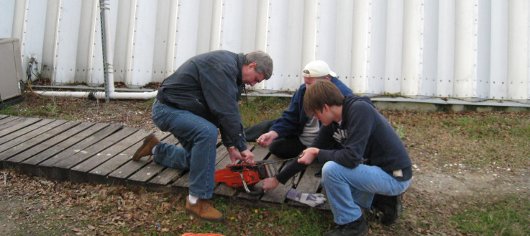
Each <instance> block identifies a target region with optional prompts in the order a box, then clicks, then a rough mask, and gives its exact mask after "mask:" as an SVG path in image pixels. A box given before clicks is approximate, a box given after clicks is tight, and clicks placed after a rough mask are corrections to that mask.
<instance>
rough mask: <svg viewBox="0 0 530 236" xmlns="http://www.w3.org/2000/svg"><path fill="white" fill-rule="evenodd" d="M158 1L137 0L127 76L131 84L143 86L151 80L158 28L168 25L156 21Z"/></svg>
mask: <svg viewBox="0 0 530 236" xmlns="http://www.w3.org/2000/svg"><path fill="white" fill-rule="evenodd" d="M158 3H159V1H158V0H156V1H155V0H137V9H136V15H135V17H134V24H135V27H134V29H133V43H132V51H133V52H132V57H131V61H132V63H131V66H132V68H131V75H130V77H128V78H126V83H127V84H129V85H132V86H143V85H145V84H147V83H149V82H150V81H151V76H152V70H153V63H154V56H155V55H154V50H155V35H156V32H157V31H156V30H157V28H158V27H160V26H161V25H167V22H156V15H157V10H158V7H157V6H158ZM159 23H160V24H159ZM162 23H163V24H162Z"/></svg>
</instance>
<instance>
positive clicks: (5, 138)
mask: <svg viewBox="0 0 530 236" xmlns="http://www.w3.org/2000/svg"><path fill="white" fill-rule="evenodd" d="M51 122H53V120H50V119H44V120H41V121H39V122H37V123H33V124H31V125H29V126H26V127H24V128H22V129H19V130H17V131H15V132H12V133H9V134H8V135H5V136H3V137H1V138H0V144H3V143H6V142H9V141H11V140H13V139H16V138H18V137H20V136H22V135H24V134H27V133H28V132H30V131H32V130H35V129H37V128H39V127H41V126H44V125H47V124H49V123H51Z"/></svg>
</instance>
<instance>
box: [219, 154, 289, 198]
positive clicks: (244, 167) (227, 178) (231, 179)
mask: <svg viewBox="0 0 530 236" xmlns="http://www.w3.org/2000/svg"><path fill="white" fill-rule="evenodd" d="M282 161H283V160H282ZM272 163H275V161H274V162H270V161H269V162H268V161H257V162H256V163H255V164H249V163H246V162H241V163H237V164H229V165H227V166H226V167H225V168H223V169H220V170H216V171H215V183H224V184H225V185H226V186H229V187H232V188H243V189H245V191H246V192H247V193H250V194H261V191H256V190H254V191H251V190H250V189H249V187H252V186H254V185H255V184H257V183H259V181H261V180H263V179H265V178H268V177H270V176H274V175H275V174H276V173H277V170H276V168H275V167H274V165H271V164H272Z"/></svg>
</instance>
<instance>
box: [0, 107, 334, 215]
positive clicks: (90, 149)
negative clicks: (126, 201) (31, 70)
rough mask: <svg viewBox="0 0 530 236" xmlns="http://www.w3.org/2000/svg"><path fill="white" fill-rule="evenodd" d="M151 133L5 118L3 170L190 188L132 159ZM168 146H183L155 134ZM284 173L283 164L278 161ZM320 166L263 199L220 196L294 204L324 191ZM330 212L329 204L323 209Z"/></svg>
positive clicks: (0, 124)
mask: <svg viewBox="0 0 530 236" xmlns="http://www.w3.org/2000/svg"><path fill="white" fill-rule="evenodd" d="M150 133H151V132H149V131H146V130H142V129H135V128H130V127H124V126H122V125H118V124H106V123H89V122H78V121H65V120H52V119H40V118H28V117H16V116H6V115H0V168H8V167H14V168H20V169H21V170H23V171H25V172H27V173H29V174H32V175H38V176H44V177H47V178H53V179H59V180H70V181H77V182H101V183H114V182H122V183H128V184H138V185H148V186H155V187H167V188H187V187H188V178H189V176H188V173H186V172H183V171H180V170H176V169H170V168H165V167H163V166H160V165H157V164H156V163H154V162H153V161H152V158H145V157H144V158H142V159H141V160H140V161H137V162H134V161H131V157H132V155H133V153H134V152H135V151H136V149H137V148H138V147H139V146H140V145H141V144H142V141H143V138H144V137H145V136H147V135H148V134H150ZM155 135H156V136H157V137H158V138H159V139H160V140H162V141H163V142H166V143H174V144H175V145H179V144H178V140H177V139H176V138H175V137H174V136H173V135H170V134H169V133H164V132H155ZM252 148H253V153H254V154H255V160H279V158H278V157H276V156H274V155H271V154H270V153H269V152H268V149H266V148H263V147H260V146H257V145H256V146H252ZM229 163H230V158H229V157H228V153H227V151H226V148H225V147H224V146H223V145H221V143H220V142H219V143H218V145H217V157H216V166H215V168H216V169H220V168H224V167H225V166H226V165H227V164H229ZM275 165H277V166H276V169H278V170H279V169H281V167H282V166H283V163H282V162H277V163H276V164H275ZM319 169H320V166H318V165H311V166H310V167H309V168H307V169H306V170H305V171H304V173H301V174H298V175H297V176H296V177H294V178H293V179H291V180H289V181H288V184H286V185H280V186H279V187H278V188H276V189H275V190H274V191H270V192H267V193H265V194H263V195H258V196H256V195H250V194H247V193H245V192H244V191H243V192H242V191H241V190H236V189H233V188H229V187H227V186H225V185H222V184H221V185H216V186H215V194H216V195H221V196H228V197H235V198H241V199H249V200H253V201H256V200H261V201H264V202H271V203H289V204H294V205H299V204H296V203H293V202H291V201H289V200H286V198H285V196H286V194H287V191H288V190H289V189H290V188H292V187H296V188H298V189H299V190H300V191H303V192H311V193H315V192H318V191H321V188H320V178H318V177H315V173H316V172H318V170H319ZM323 208H327V206H323Z"/></svg>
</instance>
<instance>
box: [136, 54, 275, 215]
mask: <svg viewBox="0 0 530 236" xmlns="http://www.w3.org/2000/svg"><path fill="white" fill-rule="evenodd" d="M272 69H273V64H272V59H271V58H270V56H269V55H268V54H267V53H264V52H261V51H256V52H251V53H248V54H236V53H233V52H229V51H224V50H219V51H212V52H208V53H204V54H200V55H197V56H195V57H192V58H190V59H189V60H188V61H186V62H184V63H183V64H182V65H181V66H180V67H179V68H178V69H177V71H176V72H175V73H173V74H172V75H171V76H169V77H168V78H166V79H165V80H164V81H163V82H162V84H161V85H160V88H159V89H158V94H157V98H156V101H155V103H154V104H153V109H152V119H153V122H154V124H155V125H156V126H157V127H158V128H160V130H162V131H168V132H171V133H172V134H173V135H174V136H175V137H176V138H177V139H178V140H179V142H180V144H181V145H182V147H178V146H176V145H174V144H169V143H162V142H159V140H158V139H157V138H156V137H155V136H154V135H149V136H147V137H146V138H145V140H144V143H143V144H142V146H140V148H139V149H138V150H137V151H136V153H135V154H134V155H133V158H132V159H133V160H134V161H138V160H139V159H140V158H141V157H144V156H148V155H153V159H154V161H155V162H156V163H157V164H160V165H162V166H165V167H170V168H176V169H180V170H189V196H188V197H187V198H186V210H187V211H188V212H189V213H191V214H193V215H196V216H198V217H199V218H202V219H206V220H214V221H218V220H222V219H223V214H222V213H221V212H219V211H218V210H217V209H215V208H214V207H213V206H212V204H211V203H210V201H209V199H211V198H212V195H213V190H214V171H215V157H216V144H217V130H218V128H219V129H220V131H221V138H222V142H223V144H224V146H226V148H227V150H228V153H229V156H230V159H231V160H232V162H235V161H236V160H242V161H245V162H249V163H253V162H254V161H253V158H254V155H253V154H252V152H251V151H250V150H249V148H248V147H247V144H246V141H245V135H244V132H243V126H242V124H241V116H240V114H239V108H238V100H239V97H240V96H241V89H242V88H243V87H244V86H245V84H247V85H251V86H254V85H255V84H256V83H259V82H261V81H263V80H266V79H269V78H270V76H271V75H272Z"/></svg>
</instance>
